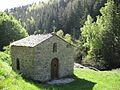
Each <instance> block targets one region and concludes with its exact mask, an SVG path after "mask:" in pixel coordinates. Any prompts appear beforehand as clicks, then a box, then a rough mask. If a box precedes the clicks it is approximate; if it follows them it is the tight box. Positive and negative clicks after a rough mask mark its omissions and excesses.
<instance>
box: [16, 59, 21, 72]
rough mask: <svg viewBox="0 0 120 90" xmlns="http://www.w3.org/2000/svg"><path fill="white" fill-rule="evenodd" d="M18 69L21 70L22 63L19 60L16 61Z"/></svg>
mask: <svg viewBox="0 0 120 90" xmlns="http://www.w3.org/2000/svg"><path fill="white" fill-rule="evenodd" d="M16 68H17V70H20V61H19V59H18V58H17V60H16Z"/></svg>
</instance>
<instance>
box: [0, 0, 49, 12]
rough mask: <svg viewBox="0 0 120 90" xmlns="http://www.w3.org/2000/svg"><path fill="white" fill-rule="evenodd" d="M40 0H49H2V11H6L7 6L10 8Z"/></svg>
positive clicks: (0, 7) (0, 9)
mask: <svg viewBox="0 0 120 90" xmlns="http://www.w3.org/2000/svg"><path fill="white" fill-rule="evenodd" d="M39 1H43V2H46V1H48V0H1V1H0V11H4V10H5V9H7V8H8V9H10V8H13V7H18V6H22V5H27V4H31V3H33V2H39Z"/></svg>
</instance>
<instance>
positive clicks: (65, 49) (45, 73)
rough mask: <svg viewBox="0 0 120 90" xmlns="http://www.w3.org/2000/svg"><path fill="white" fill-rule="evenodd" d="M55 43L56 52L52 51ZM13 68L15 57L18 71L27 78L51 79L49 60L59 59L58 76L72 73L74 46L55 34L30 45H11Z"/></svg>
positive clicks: (14, 67) (14, 66)
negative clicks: (18, 65) (17, 61)
mask: <svg viewBox="0 0 120 90" xmlns="http://www.w3.org/2000/svg"><path fill="white" fill-rule="evenodd" d="M54 43H57V52H54V53H53V44H54ZM11 56H12V60H13V69H14V70H15V71H17V69H16V59H17V58H18V59H19V60H20V72H22V73H23V74H24V76H26V77H27V78H31V79H33V80H38V81H47V80H51V61H52V59H54V58H57V59H58V60H59V78H61V77H65V76H68V75H72V74H73V65H74V48H73V46H71V45H69V44H68V43H66V42H65V41H63V40H62V39H60V38H59V37H57V36H53V37H51V38H49V39H48V40H46V41H44V42H42V43H40V44H39V45H37V46H35V47H33V48H30V47H17V46H12V47H11Z"/></svg>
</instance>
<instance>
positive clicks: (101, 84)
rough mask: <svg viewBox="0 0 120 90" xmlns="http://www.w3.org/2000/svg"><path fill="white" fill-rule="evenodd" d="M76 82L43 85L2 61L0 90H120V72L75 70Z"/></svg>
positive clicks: (0, 62)
mask: <svg viewBox="0 0 120 90" xmlns="http://www.w3.org/2000/svg"><path fill="white" fill-rule="evenodd" d="M74 73H75V76H76V80H75V81H74V82H72V83H70V84H65V85H60V86H57V85H42V84H38V83H33V82H31V81H26V80H24V79H23V78H22V77H21V76H20V75H17V74H16V73H15V72H13V71H12V69H11V67H10V66H9V65H8V64H7V63H6V62H3V61H2V60H0V90H1V89H4V90H120V71H117V70H116V71H104V72H103V71H98V72H97V71H93V70H83V69H75V71H74Z"/></svg>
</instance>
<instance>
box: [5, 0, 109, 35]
mask: <svg viewBox="0 0 120 90" xmlns="http://www.w3.org/2000/svg"><path fill="white" fill-rule="evenodd" d="M106 1H107V0H50V2H48V3H38V4H36V3H33V4H31V5H27V6H22V7H18V8H13V9H11V10H6V12H8V13H11V14H12V15H13V16H15V17H16V18H17V19H18V20H20V21H21V22H22V24H23V26H24V27H25V28H26V29H27V30H28V32H29V34H33V33H34V31H36V30H40V33H49V32H52V31H53V29H56V30H59V29H62V30H63V31H64V32H65V33H69V34H71V35H72V36H73V37H78V36H79V35H80V27H81V26H82V25H83V23H84V21H85V20H86V16H87V15H88V14H90V15H91V16H92V17H93V18H94V19H95V18H96V16H97V15H100V12H99V9H100V8H101V7H102V6H104V3H105V2H106Z"/></svg>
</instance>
